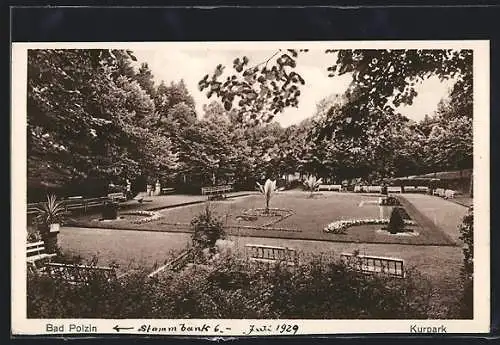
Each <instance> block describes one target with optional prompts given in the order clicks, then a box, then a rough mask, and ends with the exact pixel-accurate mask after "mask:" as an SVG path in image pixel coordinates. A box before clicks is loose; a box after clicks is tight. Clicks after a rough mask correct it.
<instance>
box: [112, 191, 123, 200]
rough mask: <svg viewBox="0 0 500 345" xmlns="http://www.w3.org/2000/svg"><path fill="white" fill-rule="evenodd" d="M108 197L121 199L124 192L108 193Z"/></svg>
mask: <svg viewBox="0 0 500 345" xmlns="http://www.w3.org/2000/svg"><path fill="white" fill-rule="evenodd" d="M108 198H110V199H122V198H125V194H123V192H117V193H109V194H108Z"/></svg>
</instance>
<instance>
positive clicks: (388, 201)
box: [381, 196, 401, 206]
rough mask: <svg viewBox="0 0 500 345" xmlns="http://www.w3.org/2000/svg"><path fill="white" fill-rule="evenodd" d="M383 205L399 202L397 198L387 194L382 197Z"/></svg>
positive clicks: (398, 203) (399, 204)
mask: <svg viewBox="0 0 500 345" xmlns="http://www.w3.org/2000/svg"><path fill="white" fill-rule="evenodd" d="M381 205H383V206H401V203H400V202H399V200H398V199H397V198H395V197H393V196H388V197H386V198H383V199H382V204H381Z"/></svg>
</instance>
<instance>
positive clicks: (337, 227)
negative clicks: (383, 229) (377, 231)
mask: <svg viewBox="0 0 500 345" xmlns="http://www.w3.org/2000/svg"><path fill="white" fill-rule="evenodd" d="M404 223H405V225H415V222H414V221H412V220H405V221H404ZM382 224H389V219H349V220H337V221H335V222H332V223H330V224H328V225H327V226H326V227H325V228H324V229H323V231H325V232H330V233H333V234H346V233H347V229H348V228H350V227H351V226H356V225H382Z"/></svg>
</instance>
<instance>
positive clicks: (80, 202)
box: [27, 196, 110, 216]
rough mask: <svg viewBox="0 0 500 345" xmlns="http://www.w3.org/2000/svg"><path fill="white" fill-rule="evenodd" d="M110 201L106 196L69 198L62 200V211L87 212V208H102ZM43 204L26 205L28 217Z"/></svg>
mask: <svg viewBox="0 0 500 345" xmlns="http://www.w3.org/2000/svg"><path fill="white" fill-rule="evenodd" d="M109 200H110V199H109V198H108V197H107V196H103V197H99V198H89V199H83V198H81V199H80V198H76V197H71V198H67V199H65V200H62V203H63V206H64V209H65V211H66V212H69V211H73V210H82V209H83V210H84V212H87V210H88V209H89V208H92V207H96V206H102V205H104V203H105V202H106V201H109ZM43 204H44V203H43V202H37V203H30V204H28V209H27V211H28V216H33V215H35V214H36V212H37V208H38V207H41V206H42V205H43Z"/></svg>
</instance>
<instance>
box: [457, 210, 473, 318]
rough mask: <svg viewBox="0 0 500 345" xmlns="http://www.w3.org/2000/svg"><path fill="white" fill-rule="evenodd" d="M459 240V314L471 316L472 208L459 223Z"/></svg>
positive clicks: (466, 316)
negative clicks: (460, 283)
mask: <svg viewBox="0 0 500 345" xmlns="http://www.w3.org/2000/svg"><path fill="white" fill-rule="evenodd" d="M459 231H460V240H462V241H463V243H464V245H463V254H464V259H463V266H462V272H461V273H462V285H463V287H462V299H461V310H460V314H461V316H462V317H465V318H472V317H473V304H474V301H473V289H472V286H473V275H474V210H473V208H472V207H471V208H469V212H468V213H467V214H466V215H465V216H464V218H463V220H462V224H460V225H459Z"/></svg>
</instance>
